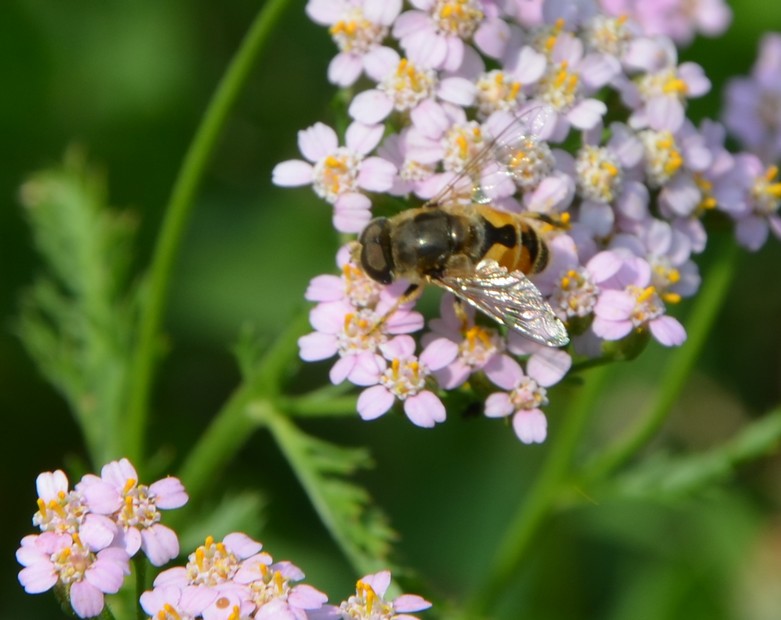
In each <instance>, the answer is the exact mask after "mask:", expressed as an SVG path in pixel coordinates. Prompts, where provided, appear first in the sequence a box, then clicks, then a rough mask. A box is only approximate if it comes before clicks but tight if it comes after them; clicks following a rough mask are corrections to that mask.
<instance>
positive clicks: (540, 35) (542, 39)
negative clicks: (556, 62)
mask: <svg viewBox="0 0 781 620" xmlns="http://www.w3.org/2000/svg"><path fill="white" fill-rule="evenodd" d="M565 24H566V22H565V21H564V19H563V18H561V17H559V18H558V19H557V20H556V21H555V22H554V23H553V24H552V25H550V26H544V27H541V28H539V29H537V31H536V33H535V34H534V36H533V39H532V44H533V46H534V48H535V49H536V50H538V51H540V52H542V53H543V54H545V55H546V56H547V57H548V58H550V56H551V53H552V52H553V48H554V47H556V42H557V41H558V40H559V35H560V34H561V32H562V31H563V30H564V26H565Z"/></svg>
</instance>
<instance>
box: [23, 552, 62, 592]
mask: <svg viewBox="0 0 781 620" xmlns="http://www.w3.org/2000/svg"><path fill="white" fill-rule="evenodd" d="M19 583H20V584H22V587H23V588H24V591H25V592H27V594H40V593H41V592H46V591H47V590H50V589H51V588H53V587H54V584H55V583H57V573H56V572H55V571H54V565H53V564H52V563H51V562H49V561H48V560H44V561H42V562H38V563H36V564H32V565H30V566H27V567H25V568H23V569H22V570H20V571H19Z"/></svg>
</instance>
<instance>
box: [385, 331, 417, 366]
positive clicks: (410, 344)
mask: <svg viewBox="0 0 781 620" xmlns="http://www.w3.org/2000/svg"><path fill="white" fill-rule="evenodd" d="M380 350H381V351H382V354H383V355H384V356H385V358H386V359H389V360H391V359H394V358H399V359H404V358H407V357H411V356H412V355H413V354H414V353H415V339H414V338H412V336H396V337H395V338H393V340H389V341H388V342H386V343H384V344H383V345H381V346H380Z"/></svg>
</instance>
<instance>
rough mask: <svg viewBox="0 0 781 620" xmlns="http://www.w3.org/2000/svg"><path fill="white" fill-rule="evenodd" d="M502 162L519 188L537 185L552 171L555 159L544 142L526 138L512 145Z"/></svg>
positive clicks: (529, 187)
mask: <svg viewBox="0 0 781 620" xmlns="http://www.w3.org/2000/svg"><path fill="white" fill-rule="evenodd" d="M501 159H502V163H503V164H504V165H505V166H506V168H507V171H508V172H509V173H510V174H511V176H512V177H513V179H515V182H516V184H517V185H518V186H519V187H520V188H521V189H531V188H534V187H537V185H539V184H540V182H541V181H542V180H543V179H544V178H545V177H547V176H548V175H550V174H551V172H553V170H554V168H555V166H556V160H555V159H554V158H553V153H552V152H551V149H550V147H549V146H548V144H547V143H546V142H542V141H540V140H533V139H531V138H526V139H524V140H521V141H520V142H519V143H518V144H516V145H514V149H513V151H512V152H511V153H509V154H507V156H506V157H502V158H501Z"/></svg>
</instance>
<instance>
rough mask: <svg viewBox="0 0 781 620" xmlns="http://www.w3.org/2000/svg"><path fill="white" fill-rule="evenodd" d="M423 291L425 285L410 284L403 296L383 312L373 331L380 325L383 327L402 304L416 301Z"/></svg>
mask: <svg viewBox="0 0 781 620" xmlns="http://www.w3.org/2000/svg"><path fill="white" fill-rule="evenodd" d="M421 293H423V287H422V286H421V285H420V284H410V285H409V286H408V287H407V288H406V290H405V291H404V292H403V293H402V294H401V297H399V298H398V299H397V300H396V302H395V303H394V304H393V305H392V306H391V307H390V308H388V310H387V311H386V312H385V314H383V315H382V316H381V317H380V318H379V319H378V320H377V322H376V323H375V324H374V326H373V327H372V329H371V331H372V332H374V331H376V330H378V329H380V327H382V326H383V325H384V324H385V323H386V322H387V320H388V318H389V317H390V316H391V315H392V314H393V313H394V312H396V311H397V310H398V309H399V308H401V306H403V305H404V304H407V303H409V302H411V301H415V300H416V299H417V298H418V297H420V295H421Z"/></svg>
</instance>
